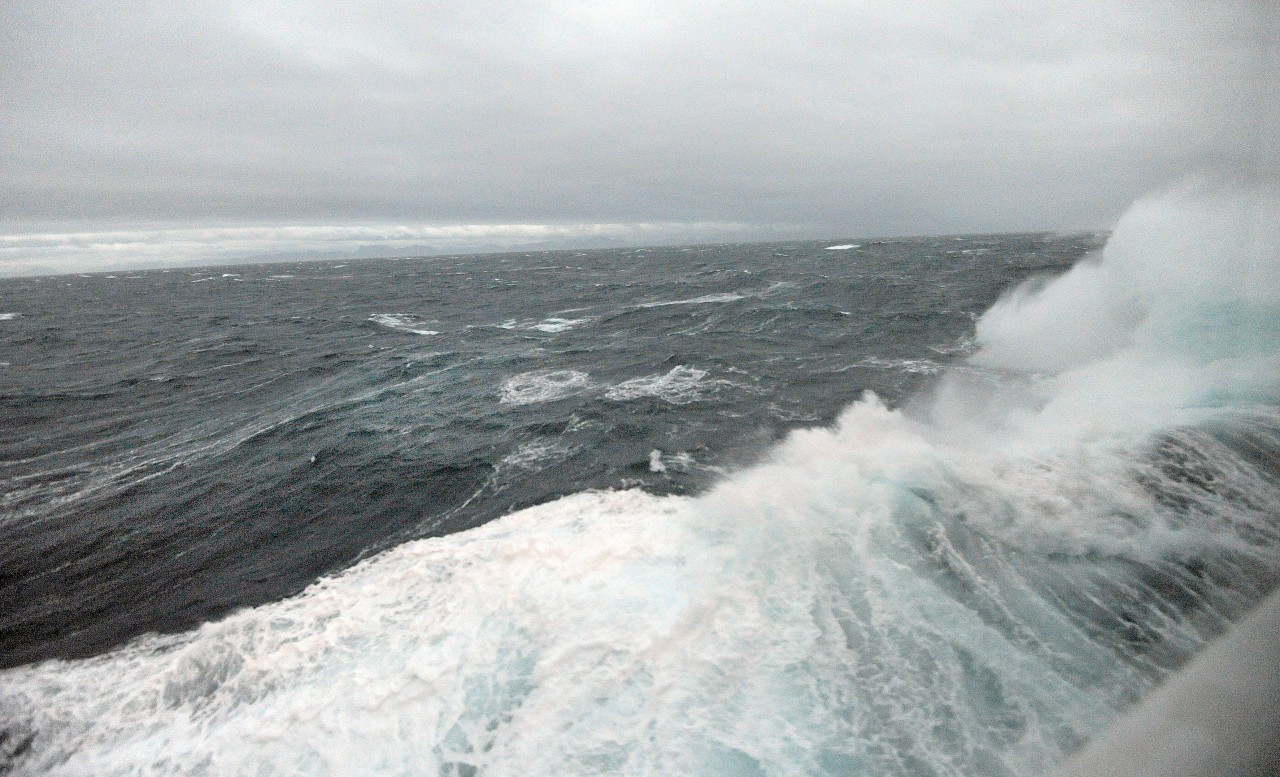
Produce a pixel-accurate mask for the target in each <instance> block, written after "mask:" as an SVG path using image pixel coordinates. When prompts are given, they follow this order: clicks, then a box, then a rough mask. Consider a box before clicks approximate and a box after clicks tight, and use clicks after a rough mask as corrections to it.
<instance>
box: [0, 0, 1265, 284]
mask: <svg viewBox="0 0 1280 777" xmlns="http://www.w3.org/2000/svg"><path fill="white" fill-rule="evenodd" d="M1278 49H1280V10H1278V9H1277V6H1276V5H1275V4H1274V3H1270V2H1265V1H1263V0H1226V1H1225V2H1213V3H1209V2H1193V1H1192V0H1149V1H1140V0H1121V1H1120V2H1115V1H1114V0H1108V1H1106V2H1103V1H1102V0H1097V1H1086V0H1072V1H1068V0H1051V1H1050V2H1046V3H1032V4H1028V3H1024V2H1014V1H1013V0H965V1H963V2H947V3H944V2H921V3H905V4H890V3H880V2H870V0H863V1H857V0H852V1H851V0H840V1H839V2H836V1H834V0H833V1H832V2H824V1H813V2H799V3H796V2H788V3H781V2H778V3H772V2H766V3H751V4H741V3H728V2H698V3H693V2H676V1H673V0H649V1H647V2H645V1H643V0H642V1H641V2H636V3H627V4H622V3H615V2H604V1H603V0H597V1H595V2H593V1H591V0H574V1H573V2H568V1H567V0H566V1H564V2H556V1H553V0H543V1H542V2H530V3H512V2H505V1H504V0H475V2H468V3H450V2H444V3H442V2H394V3H393V2H368V3H341V2H320V1H317V0H310V1H308V2H297V1H290V0H276V1H275V2H272V1H270V0H253V2H248V0H244V1H241V0H222V1H217V2H191V3H159V2H138V1H137V0H119V1H118V2H113V3H88V2H82V3H76V2H69V3H58V4H34V3H32V4H18V3H9V4H5V5H4V6H3V10H0V109H2V110H3V115H4V116H5V122H4V126H3V128H0V230H2V231H4V232H6V233H8V234H9V235H10V236H15V235H22V234H30V233H44V234H70V233H81V232H96V231H102V230H137V229H138V228H139V227H138V225H140V224H146V225H156V224H159V225H162V226H164V227H165V228H169V229H193V228H204V227H207V226H209V225H221V226H223V227H232V228H240V226H241V225H248V224H255V225H261V224H276V225H288V224H303V223H305V224H326V223H328V224H350V223H360V224H406V223H407V224H433V225H451V224H452V225H459V224H470V225H511V224H524V225H544V226H542V227H538V228H548V229H550V228H561V229H568V228H570V226H571V225H595V224H612V225H628V224H655V223H662V224H691V225H698V224H702V225H705V224H735V225H748V226H749V227H751V228H753V229H760V230H765V231H768V230H775V231H781V232H785V233H786V234H788V235H791V234H794V235H812V236H819V235H824V236H825V235H831V236H838V235H848V236H853V235H885V234H918V233H926V232H960V231H988V230H1008V229H1038V228H1045V229H1070V228H1080V227H1102V226H1107V225H1108V224H1109V223H1110V222H1111V221H1112V220H1113V219H1114V218H1115V217H1116V216H1117V215H1118V214H1119V213H1120V212H1121V211H1122V210H1123V208H1124V207H1125V206H1126V205H1127V204H1128V203H1129V202H1130V201H1131V200H1132V199H1133V198H1134V197H1135V196H1137V195H1139V194H1141V193H1143V192H1145V191H1147V190H1149V189H1151V188H1153V187H1158V186H1161V185H1164V184H1167V183H1168V182H1170V181H1172V180H1174V179H1176V178H1178V177H1180V176H1182V175H1184V174H1186V173H1196V172H1205V171H1209V172H1214V173H1218V174H1223V173H1224V172H1225V174H1227V175H1232V176H1244V177H1248V176H1258V175H1272V174H1273V173H1272V171H1273V170H1274V169H1275V165H1276V158H1277V154H1278V152H1277V141H1276V137H1277V135H1278V134H1280V124H1278V122H1277V119H1276V112H1277V110H1278V109H1277V106H1278V105H1280V88H1278V87H1277V80H1278V76H1277V54H1276V52H1277V50H1278ZM555 225H559V226H558V227H557V226H555ZM697 234H698V230H697V229H692V228H691V229H690V230H689V231H688V235H689V236H690V237H691V238H693V239H696V237H697ZM79 242H84V241H79ZM75 243H77V241H76V240H71V241H69V242H67V245H68V246H70V245H73V244H75ZM5 245H7V246H9V247H13V246H14V245H16V244H15V243H13V242H12V241H11V242H10V243H8V244H5ZM3 250H4V253H3V254H2V255H0V262H10V263H15V262H21V261H23V259H22V256H27V257H28V262H29V261H30V255H19V253H14V252H11V251H9V250H8V248H5V249H3ZM68 251H70V249H69V248H68ZM69 255H70V254H68V256H69ZM81 258H82V261H92V259H91V258H89V257H88V255H81ZM10 267H11V270H10V271H12V267H16V265H15V264H11V265H10Z"/></svg>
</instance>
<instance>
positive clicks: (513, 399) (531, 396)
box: [501, 370, 591, 405]
mask: <svg viewBox="0 0 1280 777" xmlns="http://www.w3.org/2000/svg"><path fill="white" fill-rule="evenodd" d="M590 385H591V377H590V376H589V375H587V373H585V372H579V371H577V370H534V371H532V372H522V373H520V374H519V375H515V376H512V377H510V378H508V379H507V380H506V382H504V383H503V384H502V400H501V401H502V404H504V405H530V404H534V403H538V402H549V401H551V400H553V399H562V398H564V397H567V396H571V395H573V394H577V393H579V392H581V391H583V390H585V389H586V388H588V387H590Z"/></svg>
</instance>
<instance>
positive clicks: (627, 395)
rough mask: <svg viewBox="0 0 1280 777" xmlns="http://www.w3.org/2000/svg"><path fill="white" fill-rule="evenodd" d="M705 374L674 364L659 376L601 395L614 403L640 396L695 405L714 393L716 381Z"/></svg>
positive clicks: (617, 387) (611, 389) (623, 383)
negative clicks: (709, 393)
mask: <svg viewBox="0 0 1280 777" xmlns="http://www.w3.org/2000/svg"><path fill="white" fill-rule="evenodd" d="M708 375H709V373H708V372H707V371H706V370H700V369H698V368H697V367H688V366H686V365H683V364H681V365H677V366H675V367H672V368H671V370H670V371H669V372H667V373H664V374H662V375H646V376H644V377H643V378H632V379H631V380H626V381H623V382H622V383H619V384H618V385H616V386H613V387H612V388H610V389H609V390H608V391H606V392H605V396H606V397H607V398H609V399H612V400H614V401H615V402H627V401H630V400H633V399H640V398H642V397H656V398H658V399H661V400H662V401H664V402H669V403H671V404H673V405H686V404H688V403H690V402H697V401H698V400H700V399H702V397H703V396H704V395H705V394H706V393H707V392H708V391H714V390H715V389H716V388H717V387H718V386H719V385H720V382H719V381H714V380H713V381H708V380H707V379H706V378H707V376H708Z"/></svg>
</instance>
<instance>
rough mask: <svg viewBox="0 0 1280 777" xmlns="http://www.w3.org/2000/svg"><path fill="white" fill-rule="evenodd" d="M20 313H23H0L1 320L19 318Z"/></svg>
mask: <svg viewBox="0 0 1280 777" xmlns="http://www.w3.org/2000/svg"><path fill="white" fill-rule="evenodd" d="M19 315H21V314H19V313H0V321H12V320H13V319H15V318H17V317H18V316H19Z"/></svg>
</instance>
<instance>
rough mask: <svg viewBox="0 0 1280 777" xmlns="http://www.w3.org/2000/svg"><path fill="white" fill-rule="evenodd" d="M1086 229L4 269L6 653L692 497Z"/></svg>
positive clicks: (912, 357) (934, 357) (894, 396)
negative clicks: (632, 490)
mask: <svg viewBox="0 0 1280 777" xmlns="http://www.w3.org/2000/svg"><path fill="white" fill-rule="evenodd" d="M1099 244H1100V240H1099V239H1098V238H1096V237H1093V236H1088V235H1086V236H1074V237H1053V236H1047V235H1008V236H994V237H967V238H959V239H957V238H939V239H924V240H895V241H887V242H880V243H877V244H875V245H867V246H860V247H859V248H857V249H849V250H831V251H828V250H825V247H826V246H829V245H831V243H805V244H790V245H787V244H777V245H727V246H712V247H699V248H674V249H672V248H662V249H647V250H646V249H641V250H605V251H587V252H578V251H573V252H546V253H533V254H511V255H500V256H464V257H456V258H444V259H437V258H428V259H403V260H388V261H363V262H355V263H350V264H348V263H343V262H323V263H313V264H296V265H292V264H286V265H279V264H273V265H256V266H244V267H217V268H208V269H197V270H186V269H184V270H173V271H151V272H142V273H132V274H96V275H86V276H70V277H54V278H37V279H23V280H11V281H7V282H4V283H2V284H0V312H5V313H10V314H13V317H12V318H10V319H8V320H6V321H3V322H0V324H3V329H2V330H0V334H3V338H4V339H3V344H4V346H3V347H4V351H3V354H2V355H0V361H4V362H7V365H6V366H5V367H3V368H0V369H3V372H2V373H0V378H2V379H3V384H2V385H3V395H2V396H0V402H2V403H3V405H2V406H0V407H2V408H3V411H2V412H3V414H4V418H5V419H6V424H5V427H6V428H5V431H4V436H3V448H0V456H2V457H3V459H2V462H0V467H3V469H0V476H2V477H3V480H2V481H0V483H2V484H3V485H2V488H3V492H4V495H5V496H4V503H3V509H4V517H3V519H2V520H0V569H2V570H3V578H0V581H2V583H3V589H0V591H2V594H0V601H3V602H5V605H4V611H3V616H2V617H3V620H0V655H3V659H4V665H13V664H18V663H25V662H28V661H33V660H38V659H41V658H49V657H55V656H56V657H70V656H82V655H89V654H92V653H95V652H99V651H101V650H103V649H105V648H109V647H112V646H114V645H116V644H119V643H120V642H123V641H124V640H127V639H129V638H130V637H134V636H137V635H138V634H141V633H144V632H147V631H174V630H181V629H187V628H190V627H192V626H195V625H197V624H199V623H201V622H203V621H206V620H209V619H211V618H214V617H217V616H219V615H222V614H224V613H226V612H227V611H228V610H229V609H231V608H234V607H237V606H242V605H254V604H260V603H262V602H266V601H271V600H273V599H278V598H280V597H282V596H286V595H288V594H292V593H295V592H297V591H299V590H301V589H302V588H303V587H304V586H306V585H307V584H309V583H311V582H312V581H314V580H315V579H316V577H317V576H319V575H321V574H324V573H326V572H332V571H334V570H336V569H340V568H341V567H343V566H345V565H348V564H350V563H351V562H353V561H354V560H356V559H357V558H360V557H361V556H363V555H367V554H368V553H369V552H371V551H376V550H378V549H381V548H385V547H387V546H388V545H389V544H394V543H397V542H401V541H403V540H404V539H406V538H409V537H422V536H432V535H439V534H448V533H451V532H455V531H458V530H460V529H464V528H467V527H470V526H475V525H478V524H480V523H484V522H485V521H488V520H490V519H492V518H494V517H495V516H499V515H502V514H503V513H506V512H510V511H512V510H517V509H519V508H522V507H527V506H529V505H533V504H538V503H540V502H546V501H550V500H551V499H554V498H556V497H558V496H563V495H566V494H572V493H576V492H579V491H584V490H587V489H592V488H620V487H630V486H642V487H643V488H644V489H645V490H647V491H649V492H651V493H657V494H666V493H690V492H696V491H699V490H701V489H704V488H705V487H706V486H707V485H708V484H709V483H710V482H712V481H713V480H714V479H715V478H716V476H717V474H718V473H719V472H721V471H722V470H724V469H731V468H740V467H742V466H743V465H746V464H749V463H751V462H753V461H754V460H756V459H757V458H759V457H760V455H761V454H762V453H763V451H764V450H766V449H767V448H768V446H769V445H770V444H771V443H773V442H775V441H777V440H778V439H779V438H780V436H781V435H783V434H784V433H785V432H787V431H788V430H790V429H794V428H796V427H798V426H813V425H827V424H830V423H831V421H832V420H833V419H834V418H835V415H836V413H837V412H839V410H840V409H841V408H842V407H844V406H845V405H847V404H848V403H849V402H851V401H852V400H854V399H856V398H857V397H858V396H859V395H860V394H861V393H862V392H863V391H866V390H872V391H875V392H877V393H878V394H879V395H880V396H882V397H884V398H885V399H886V401H888V402H890V403H895V404H896V403H898V402H900V401H901V400H902V399H903V398H904V397H906V396H908V395H909V394H910V393H911V392H912V391H913V390H915V389H916V388H918V387H919V386H920V385H921V383H922V382H923V381H925V380H927V379H928V377H929V376H930V375H932V374H934V373H936V372H937V370H938V368H939V366H940V365H942V364H946V363H948V362H950V361H953V360H954V359H955V358H956V357H957V356H958V355H962V354H963V353H964V352H965V351H966V350H967V348H968V347H969V344H970V342H971V338H972V335H973V322H974V319H975V318H976V316H977V314H978V313H980V312H981V311H982V310H984V309H985V308H987V307H989V306H990V305H991V303H993V302H994V301H995V299H996V297H997V296H998V295H999V293H1000V292H1001V291H1002V290H1004V289H1006V288H1007V287H1009V286H1010V285H1011V284H1014V283H1016V282H1018V281H1019V280H1021V279H1023V278H1026V277H1027V276H1028V275H1031V274H1035V273H1045V272H1060V271H1062V270H1064V269H1066V268H1067V267H1068V266H1070V264H1071V263H1072V262H1074V261H1075V260H1077V259H1079V258H1080V257H1081V256H1082V255H1084V253H1085V252H1086V251H1088V250H1090V249H1092V248H1097V247H1098V245H1099ZM655 450H657V451H660V452H661V453H660V456H659V458H658V459H657V465H656V466H655V465H654V464H655V462H654V461H652V460H651V454H652V452H653V451H655ZM654 470H661V471H657V472H655V471H654Z"/></svg>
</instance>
